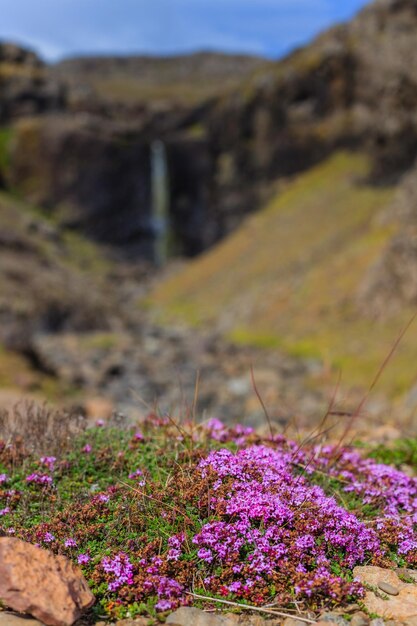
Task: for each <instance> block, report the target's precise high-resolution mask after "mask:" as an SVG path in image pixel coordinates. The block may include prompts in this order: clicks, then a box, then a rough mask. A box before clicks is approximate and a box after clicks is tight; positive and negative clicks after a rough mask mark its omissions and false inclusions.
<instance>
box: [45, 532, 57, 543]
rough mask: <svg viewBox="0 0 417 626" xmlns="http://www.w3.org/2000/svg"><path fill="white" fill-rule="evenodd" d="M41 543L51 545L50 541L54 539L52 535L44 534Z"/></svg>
mask: <svg viewBox="0 0 417 626" xmlns="http://www.w3.org/2000/svg"><path fill="white" fill-rule="evenodd" d="M43 541H44V543H52V541H55V537H54V535H53V534H52V533H49V532H47V533H45V534H44V536H43Z"/></svg>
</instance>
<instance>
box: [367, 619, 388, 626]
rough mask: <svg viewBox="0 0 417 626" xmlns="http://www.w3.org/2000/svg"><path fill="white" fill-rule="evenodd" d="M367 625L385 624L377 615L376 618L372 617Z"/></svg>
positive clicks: (380, 625)
mask: <svg viewBox="0 0 417 626" xmlns="http://www.w3.org/2000/svg"><path fill="white" fill-rule="evenodd" d="M369 626H385V622H384V620H383V619H381V618H380V617H377V618H376V619H373V620H372V621H371V623H370V624H369Z"/></svg>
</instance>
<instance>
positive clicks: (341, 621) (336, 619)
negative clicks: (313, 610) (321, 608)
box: [320, 613, 349, 626]
mask: <svg viewBox="0 0 417 626" xmlns="http://www.w3.org/2000/svg"><path fill="white" fill-rule="evenodd" d="M320 621H321V622H332V623H333V624H337V625H338V626H349V622H348V621H347V620H346V619H345V618H344V617H342V616H341V615H338V614H337V613H323V615H321V616H320Z"/></svg>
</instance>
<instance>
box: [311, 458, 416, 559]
mask: <svg viewBox="0 0 417 626" xmlns="http://www.w3.org/2000/svg"><path fill="white" fill-rule="evenodd" d="M303 456H304V459H303V462H304V463H306V465H307V464H308V468H307V471H308V472H309V473H313V472H314V471H315V470H320V471H322V472H326V474H327V475H328V476H330V477H333V478H335V479H337V480H339V481H340V482H341V483H342V484H343V485H344V486H343V490H344V491H345V492H346V493H353V494H354V495H355V496H356V497H358V498H360V500H361V501H362V504H363V505H370V506H374V507H375V508H378V509H379V510H380V511H381V513H382V515H381V516H380V517H378V518H376V519H375V520H373V523H374V526H375V528H376V530H377V532H378V533H379V534H380V535H382V534H386V533H387V532H389V534H390V536H391V541H393V542H394V543H395V544H396V548H397V550H398V553H399V554H403V555H408V556H409V562H410V564H416V563H417V535H416V532H415V525H416V524H417V479H416V478H414V477H410V476H407V475H406V474H405V473H404V472H401V471H399V470H397V469H395V468H394V467H391V466H389V465H383V464H381V463H377V462H376V461H375V460H373V459H369V458H363V457H361V455H360V454H359V453H358V452H356V451H354V450H350V449H344V450H342V451H340V452H338V451H337V450H336V449H335V448H334V447H333V446H325V447H320V448H319V447H317V448H315V449H314V450H313V454H311V453H310V460H307V456H308V454H307V453H304V454H303ZM335 458H337V462H336V463H335V462H334V459H335ZM413 552H414V554H413Z"/></svg>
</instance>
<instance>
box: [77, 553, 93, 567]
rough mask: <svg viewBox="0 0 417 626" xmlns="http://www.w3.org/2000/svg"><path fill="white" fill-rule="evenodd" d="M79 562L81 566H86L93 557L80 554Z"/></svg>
mask: <svg viewBox="0 0 417 626" xmlns="http://www.w3.org/2000/svg"><path fill="white" fill-rule="evenodd" d="M77 561H78V564H79V565H86V564H87V563H89V562H90V561H91V556H90V555H89V554H79V555H78V557H77Z"/></svg>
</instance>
